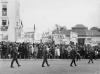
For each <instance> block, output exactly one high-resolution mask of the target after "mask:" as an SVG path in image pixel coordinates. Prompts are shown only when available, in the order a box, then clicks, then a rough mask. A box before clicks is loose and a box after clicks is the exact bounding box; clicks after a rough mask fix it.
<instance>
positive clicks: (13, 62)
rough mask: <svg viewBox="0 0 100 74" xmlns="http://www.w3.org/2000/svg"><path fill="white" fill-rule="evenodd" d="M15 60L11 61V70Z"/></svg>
mask: <svg viewBox="0 0 100 74" xmlns="http://www.w3.org/2000/svg"><path fill="white" fill-rule="evenodd" d="M14 61H15V59H14V58H13V59H12V61H11V68H13V63H14Z"/></svg>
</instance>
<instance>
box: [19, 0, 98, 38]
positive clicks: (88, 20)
mask: <svg viewBox="0 0 100 74" xmlns="http://www.w3.org/2000/svg"><path fill="white" fill-rule="evenodd" d="M20 16H21V19H22V21H23V25H24V31H32V30H33V29H34V24H35V27H36V31H35V32H36V33H35V38H36V39H40V37H41V34H42V33H43V32H45V31H52V30H53V29H55V24H58V25H60V26H66V28H67V29H70V28H71V27H73V26H75V25H76V24H83V25H85V26H86V27H89V28H91V27H93V26H96V27H100V0H20Z"/></svg>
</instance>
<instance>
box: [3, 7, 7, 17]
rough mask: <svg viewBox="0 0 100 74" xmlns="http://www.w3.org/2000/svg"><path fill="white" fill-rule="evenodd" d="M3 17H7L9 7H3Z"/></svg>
mask: <svg viewBox="0 0 100 74" xmlns="http://www.w3.org/2000/svg"><path fill="white" fill-rule="evenodd" d="M2 16H7V5H3V7H2Z"/></svg>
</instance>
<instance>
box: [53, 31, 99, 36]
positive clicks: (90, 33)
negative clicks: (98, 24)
mask: <svg viewBox="0 0 100 74" xmlns="http://www.w3.org/2000/svg"><path fill="white" fill-rule="evenodd" d="M70 32H71V30H62V31H60V33H61V34H65V35H66V36H70ZM75 32H76V33H78V36H87V37H88V36H94V37H95V36H100V32H98V31H96V30H77V31H75ZM53 34H59V32H58V31H57V30H54V31H53Z"/></svg>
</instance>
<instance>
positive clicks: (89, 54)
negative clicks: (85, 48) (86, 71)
mask: <svg viewBox="0 0 100 74" xmlns="http://www.w3.org/2000/svg"><path fill="white" fill-rule="evenodd" d="M94 55H95V52H94V50H93V48H92V47H91V48H90V49H89V53H88V57H89V61H88V63H90V62H92V63H93V57H94Z"/></svg>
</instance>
